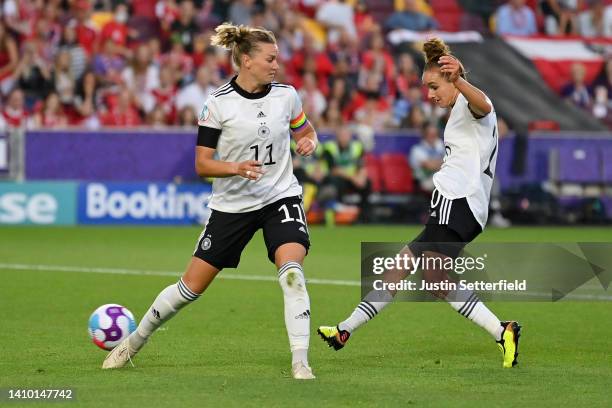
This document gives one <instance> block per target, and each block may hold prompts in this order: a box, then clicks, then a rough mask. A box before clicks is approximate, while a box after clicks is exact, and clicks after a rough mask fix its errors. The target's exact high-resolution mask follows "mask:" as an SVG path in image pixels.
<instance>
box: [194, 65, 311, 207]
mask: <svg viewBox="0 0 612 408" xmlns="http://www.w3.org/2000/svg"><path fill="white" fill-rule="evenodd" d="M306 123H307V120H306V116H305V115H304V112H303V111H302V103H301V101H300V98H299V96H298V94H297V92H296V91H295V88H293V87H292V86H290V85H284V84H280V83H277V82H272V83H271V84H269V85H268V86H267V87H266V88H265V89H264V90H263V91H261V92H257V93H250V92H247V91H245V90H244V89H242V88H241V87H240V86H239V85H238V84H237V83H236V78H235V77H234V78H233V79H232V80H231V81H230V82H228V83H227V84H225V85H223V86H221V87H220V88H219V89H217V90H216V91H215V92H213V93H212V94H211V95H210V96H209V97H208V99H207V100H206V103H205V104H204V108H203V109H202V112H201V113H200V117H199V119H198V125H199V126H203V127H207V128H212V129H218V130H220V131H221V133H220V134H219V139H218V142H217V146H216V159H218V160H221V161H226V162H243V161H246V160H257V161H259V162H260V163H261V164H262V166H261V169H262V170H263V172H264V174H263V175H262V176H261V177H260V178H259V180H256V181H254V180H248V179H246V178H243V177H240V176H233V177H225V178H216V179H215V180H214V181H213V194H212V197H211V199H210V202H209V207H210V208H212V209H213V210H217V211H223V212H228V213H243V212H247V211H254V210H258V209H260V208H262V207H264V206H266V205H268V204H271V203H273V202H275V201H278V200H280V199H282V198H286V197H292V196H298V195H301V194H302V187H301V186H300V185H299V183H298V181H297V179H296V178H295V176H294V175H293V164H292V159H291V151H290V141H291V132H290V129H293V130H298V129H300V128H302V127H303V126H305V124H306Z"/></svg>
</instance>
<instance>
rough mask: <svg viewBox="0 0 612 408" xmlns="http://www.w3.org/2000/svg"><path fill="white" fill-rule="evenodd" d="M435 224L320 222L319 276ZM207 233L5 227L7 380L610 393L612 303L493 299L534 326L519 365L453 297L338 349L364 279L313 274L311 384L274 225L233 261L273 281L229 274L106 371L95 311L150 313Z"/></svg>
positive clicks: (352, 269)
mask: <svg viewBox="0 0 612 408" xmlns="http://www.w3.org/2000/svg"><path fill="white" fill-rule="evenodd" d="M419 229H420V228H419V227H387V226H384V227H383V226H376V227H351V228H340V227H339V228H334V229H326V228H323V227H314V228H312V229H311V235H312V237H311V238H312V243H313V246H312V248H311V253H310V255H309V256H308V257H307V260H306V263H305V273H306V275H307V278H319V279H339V280H358V279H359V263H360V260H359V248H360V241H407V240H410V239H411V238H413V237H414V236H415V235H416V233H417V232H418V231H419ZM198 234H199V229H197V228H173V227H168V228H153V227H150V228H147V227H143V228H138V227H134V228H120V227H91V228H86V227H75V228H61V227H56V228H37V227H31V228H27V227H26V228H13V227H1V228H0V264H1V265H0V278H1V280H0V282H1V283H0V388H2V387H4V388H6V387H17V388H33V387H47V388H58V387H71V388H74V389H75V390H76V399H77V402H76V405H74V406H100V407H110V406H145V407H147V408H149V407H170V406H172V407H174V406H176V407H178V406H198V407H201V406H254V407H261V406H266V407H267V406H283V407H301V406H316V407H325V406H349V405H350V406H364V407H374V406H408V405H411V406H454V407H458V406H466V407H467V406H469V407H473V406H517V407H518V406H520V407H528V406H536V405H537V406H551V407H559V406H572V407H576V406H585V407H593V406H609V404H610V395H611V394H610V384H612V352H611V351H610V348H611V345H612V343H611V341H612V340H611V339H612V325H611V324H610V323H611V320H610V316H612V303H611V302H574V301H563V302H558V303H495V304H490V305H489V306H490V307H491V309H492V310H493V311H494V312H495V313H496V314H497V315H498V316H499V317H500V318H504V319H509V318H511V319H517V320H519V321H520V322H521V324H522V325H523V328H524V330H523V337H522V339H521V347H520V352H521V353H520V357H519V362H520V364H519V366H518V367H517V368H515V369H512V370H504V369H502V368H501V357H500V355H499V351H498V349H497V347H496V346H495V344H494V342H493V341H492V340H491V338H490V337H489V335H488V334H487V333H486V332H484V331H483V330H482V329H480V328H478V327H476V326H475V325H474V324H473V323H471V322H469V321H467V320H466V319H464V318H463V317H461V316H460V315H458V314H457V313H456V312H454V311H453V310H452V309H451V308H450V307H448V306H447V305H446V304H444V303H398V304H395V305H392V306H390V307H389V308H388V309H386V310H385V312H384V313H382V314H381V315H380V316H379V317H377V318H376V319H375V320H373V321H372V322H370V323H369V324H368V325H367V326H365V327H363V328H362V329H360V330H359V331H358V332H357V333H355V336H354V337H353V338H352V339H351V341H350V343H349V344H348V346H347V347H346V348H345V349H343V350H341V351H340V352H334V351H333V350H331V349H329V348H328V347H327V346H326V345H325V344H324V343H323V342H322V341H321V340H320V339H319V338H318V336H316V334H315V330H316V327H317V326H318V325H320V324H332V323H336V322H337V321H338V320H339V319H341V318H344V317H345V316H346V315H347V314H348V313H350V312H351V311H352V309H353V307H354V306H355V304H356V302H358V300H359V288H358V287H356V286H342V285H328V284H314V283H312V284H309V292H310V297H311V303H312V327H311V329H312V336H311V352H310V362H311V365H312V366H313V369H314V372H315V374H316V375H317V379H316V380H315V381H312V382H296V381H294V380H292V379H291V378H290V373H289V366H290V354H289V352H288V340H287V336H286V332H285V328H284V320H283V301H282V295H281V291H280V288H279V287H278V284H277V283H275V282H274V281H272V280H273V279H274V277H275V276H276V272H275V269H274V267H273V266H272V264H270V263H269V262H268V260H267V258H266V256H265V247H264V244H263V240H262V237H261V235H258V236H256V237H255V239H254V240H253V241H252V242H251V243H250V244H249V246H248V248H247V250H246V251H245V253H244V254H243V257H242V261H241V265H240V267H239V268H238V269H237V270H226V271H224V272H222V274H223V273H226V274H232V275H241V276H245V275H257V276H261V275H267V276H269V277H270V279H271V281H262V280H252V281H249V280H232V279H219V280H217V281H215V282H214V283H213V285H212V286H211V287H210V288H209V290H208V291H207V292H206V293H205V294H204V295H203V296H202V298H201V299H200V300H198V301H197V302H196V303H195V304H194V305H192V306H190V307H188V308H187V309H184V310H183V311H182V312H181V313H180V314H179V315H178V316H177V317H176V318H175V319H174V320H172V321H170V322H169V323H168V324H167V325H166V326H164V328H163V329H162V330H160V331H159V332H157V333H156V334H155V335H154V336H153V338H152V339H151V341H150V342H149V344H148V345H147V347H146V348H145V349H143V351H142V352H141V353H140V354H139V355H138V356H137V357H136V358H135V361H134V362H135V364H136V367H135V368H131V367H130V368H126V369H122V370H115V371H103V370H101V369H100V365H101V363H102V360H103V358H104V356H105V352H103V351H102V350H99V349H98V348H97V347H95V346H94V345H93V344H92V343H91V342H90V340H89V337H88V335H87V331H86V329H87V319H88V317H89V314H90V313H91V312H92V311H93V310H94V309H95V308H96V307H97V306H99V305H101V304H104V303H120V304H122V305H124V306H126V307H128V308H129V309H130V310H132V312H133V313H134V314H135V315H136V318H137V319H139V318H140V317H141V316H142V314H143V313H144V312H145V311H146V309H147V308H148V306H149V305H150V303H151V302H152V300H153V298H154V297H155V296H156V295H157V293H158V292H159V291H160V290H161V289H162V288H163V287H165V286H167V285H168V284H171V283H173V282H175V281H176V277H175V276H171V272H172V271H174V272H176V273H177V274H178V273H180V272H181V271H182V270H183V268H184V266H185V265H186V263H187V261H188V258H189V255H190V252H191V250H192V248H193V246H194V244H195V240H196V238H197V236H198ZM479 240H480V241H482V242H485V241H490V242H509V241H519V242H530V241H534V242H535V241H548V242H552V241H611V242H612V234H610V230H609V229H605V228H540V227H534V228H511V229H508V230H495V229H488V230H487V231H486V232H485V233H484V234H483V235H482V236H481V237H479ZM15 265H21V266H19V267H18V266H15ZM36 265H51V266H57V265H61V266H70V267H76V269H75V270H74V271H70V270H66V269H67V268H63V269H64V270H63V271H62V270H55V271H54V270H36V269H35V268H40V267H39V266H38V267H37V266H36ZM18 268H21V269H18ZM87 268H116V269H121V270H127V272H128V273H129V272H130V271H166V272H167V275H163V273H162V274H159V275H154V274H149V275H146V274H119V273H103V272H102V271H97V272H96V271H95V270H91V269H87ZM58 269H62V268H58ZM84 271H89V272H90V273H84ZM118 272H121V271H118ZM32 405H34V406H40V403H36V404H32ZM62 405H64V404H62ZM7 406H8V405H7ZM69 406H70V405H69Z"/></svg>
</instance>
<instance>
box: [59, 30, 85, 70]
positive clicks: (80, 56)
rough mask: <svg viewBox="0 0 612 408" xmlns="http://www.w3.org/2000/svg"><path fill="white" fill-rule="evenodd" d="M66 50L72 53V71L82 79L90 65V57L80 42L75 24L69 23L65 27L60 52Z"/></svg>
mask: <svg viewBox="0 0 612 408" xmlns="http://www.w3.org/2000/svg"><path fill="white" fill-rule="evenodd" d="M62 50H66V51H68V52H69V53H70V71H71V73H72V76H73V77H74V78H76V79H80V78H81V76H82V75H83V73H84V72H85V69H86V68H87V65H88V57H87V53H86V52H85V49H84V48H83V47H82V46H81V44H79V42H78V41H77V37H76V31H75V30H74V26H72V25H70V24H68V25H66V26H65V27H64V32H63V35H62V41H61V42H60V52H61V51H62Z"/></svg>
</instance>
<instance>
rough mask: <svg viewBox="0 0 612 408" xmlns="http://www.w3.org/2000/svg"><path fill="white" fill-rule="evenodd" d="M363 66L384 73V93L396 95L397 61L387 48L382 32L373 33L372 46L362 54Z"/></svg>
mask: <svg viewBox="0 0 612 408" xmlns="http://www.w3.org/2000/svg"><path fill="white" fill-rule="evenodd" d="M361 61H362V66H363V68H364V69H366V70H369V71H375V72H378V73H380V74H381V75H382V79H383V84H382V87H383V93H384V94H385V95H395V81H394V78H395V76H396V74H395V61H394V60H393V57H392V56H391V54H390V53H389V52H388V51H387V50H386V49H385V39H384V37H383V35H382V33H380V32H376V33H374V34H372V36H371V38H370V47H369V49H367V50H366V51H364V52H363V54H362V55H361Z"/></svg>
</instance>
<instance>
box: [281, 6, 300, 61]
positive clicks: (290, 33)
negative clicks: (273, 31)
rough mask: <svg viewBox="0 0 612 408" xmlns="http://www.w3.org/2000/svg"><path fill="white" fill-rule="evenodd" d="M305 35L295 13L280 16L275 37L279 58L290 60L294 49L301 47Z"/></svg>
mask: <svg viewBox="0 0 612 408" xmlns="http://www.w3.org/2000/svg"><path fill="white" fill-rule="evenodd" d="M305 35H306V34H305V33H304V29H303V28H302V26H301V24H300V18H299V16H298V15H296V14H295V13H286V14H284V15H283V16H282V24H281V29H280V32H279V34H278V36H277V37H276V39H277V40H278V50H279V58H280V59H281V60H283V61H287V60H290V59H291V57H293V53H294V52H295V50H299V49H301V48H302V46H303V44H304V36H305Z"/></svg>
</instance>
